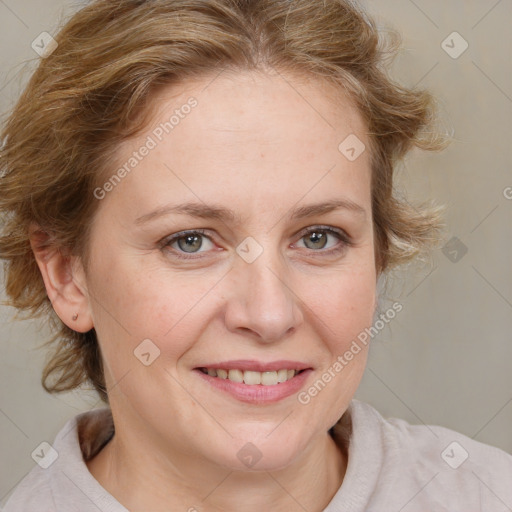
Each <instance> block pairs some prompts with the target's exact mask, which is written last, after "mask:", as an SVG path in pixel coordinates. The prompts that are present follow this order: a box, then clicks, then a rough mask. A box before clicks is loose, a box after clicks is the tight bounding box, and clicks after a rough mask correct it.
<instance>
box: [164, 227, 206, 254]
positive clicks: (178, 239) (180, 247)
mask: <svg viewBox="0 0 512 512" xmlns="http://www.w3.org/2000/svg"><path fill="white" fill-rule="evenodd" d="M205 240H206V241H207V243H206V244H205V243H204V242H205ZM208 243H209V244H210V247H209V248H210V249H211V248H212V247H213V242H212V241H211V240H210V238H209V237H207V236H206V235H205V231H204V230H201V229H198V230H195V231H182V232H180V233H176V234H175V235H172V236H171V237H169V238H167V239H165V241H164V244H163V245H164V247H170V248H171V249H172V250H173V251H176V252H177V253H178V254H179V253H180V252H181V253H185V254H197V253H201V252H205V251H200V249H203V248H204V246H205V245H206V246H208ZM173 246H177V247H173ZM207 249H208V247H207ZM178 257H179V258H190V256H185V255H178ZM192 257H193V256H192Z"/></svg>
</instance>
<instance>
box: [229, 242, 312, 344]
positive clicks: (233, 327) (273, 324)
mask: <svg viewBox="0 0 512 512" xmlns="http://www.w3.org/2000/svg"><path fill="white" fill-rule="evenodd" d="M265 254H266V252H264V253H263V254H262V255H261V256H260V257H259V258H257V259H256V261H254V262H252V263H247V262H245V261H243V260H241V259H240V260H239V261H238V262H237V266H236V268H234V269H233V270H232V272H231V276H230V286H231V292H232V293H230V294H229V297H230V298H229V300H228V303H227V308H226V312H225V322H226V326H227V328H228V330H229V331H231V332H234V333H238V334H240V333H247V332H250V333H252V335H253V337H255V339H257V341H258V342H260V343H271V342H275V341H279V340H281V339H283V338H285V337H287V336H289V335H290V334H291V333H292V332H294V331H295V330H296V329H297V327H298V326H299V325H300V324H301V323H302V321H303V315H302V311H301V308H300V299H299V297H298V296H297V294H296V292H295V291H294V290H293V288H292V286H290V284H289V283H287V282H286V281H289V279H286V277H287V274H288V273H287V272H286V269H285V268H284V266H283V265H279V264H278V263H276V261H275V260H276V259H277V258H276V259H274V261H273V262H271V261H270V258H267V257H265V256H264V255H265Z"/></svg>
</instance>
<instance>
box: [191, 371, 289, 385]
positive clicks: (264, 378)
mask: <svg viewBox="0 0 512 512" xmlns="http://www.w3.org/2000/svg"><path fill="white" fill-rule="evenodd" d="M201 371H202V372H203V373H206V374H208V375H209V376H210V377H218V378H219V379H229V380H232V381H233V382H243V383H244V384H248V385H250V386H254V385H257V384H261V385H263V386H276V385H277V384H280V383H282V382H286V381H287V380H290V379H293V377H295V375H297V373H299V370H287V369H283V370H279V371H276V372H255V371H250V370H246V371H242V370H222V369H215V368H201Z"/></svg>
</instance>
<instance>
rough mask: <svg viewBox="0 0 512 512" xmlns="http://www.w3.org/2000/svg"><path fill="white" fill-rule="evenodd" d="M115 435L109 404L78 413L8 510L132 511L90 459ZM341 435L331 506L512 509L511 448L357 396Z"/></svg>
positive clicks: (355, 510) (339, 511)
mask: <svg viewBox="0 0 512 512" xmlns="http://www.w3.org/2000/svg"><path fill="white" fill-rule="evenodd" d="M112 435H113V423H112V416H111V414H110V411H109V409H96V410H94V411H90V412H87V413H84V414H81V415H79V416H76V417H75V418H73V419H72V420H70V421H69V422H68V423H66V425H65V426H64V428H63V429H62V430H61V431H60V432H59V434H58V435H57V437H56V439H55V442H54V443H53V445H52V446H50V445H48V446H46V447H45V448H42V451H41V454H40V462H39V463H38V464H39V465H36V466H35V467H34V468H33V469H32V470H31V472H30V473H29V474H28V475H27V476H26V477H25V478H24V480H22V482H21V483H20V484H19V485H18V487H17V488H16V489H15V491H14V492H13V494H12V496H11V498H10V499H9V501H8V503H7V505H6V508H5V509H4V512H75V511H77V512H78V511H79V512H127V509H126V508H125V507H124V506H123V505H121V504H120V503H119V502H118V501H117V500H116V499H115V498H114V497H113V496H112V495H110V494H109V493H108V492H107V491H106V490H105V489H104V488H103V487H102V486H101V485H100V484H99V483H98V482H97V481H96V480H95V479H94V477H93V476H92V475H91V473H89V471H88V469H87V466H86V464H85V462H84V458H85V459H86V460H87V459H88V458H91V457H92V456H94V454H95V453H97V452H98V451H99V450H101V448H102V447H103V446H104V445H105V444H106V443H107V442H108V441H109V440H110V438H111V437H112ZM333 437H334V439H335V440H336V442H337V443H338V445H340V446H342V445H345V448H346V446H347V445H348V466H347V471H346V474H345V478H344V480H343V483H342V485H341V487H340V488H339V489H338V491H337V493H336V494H335V496H334V497H333V498H332V500H331V502H330V503H329V505H328V506H327V508H325V509H324V512H476V511H485V512H511V511H512V455H509V454H508V453H506V452H504V451H503V450H500V449H498V448H494V447H492V446H489V445H485V444H483V443H480V442H478V441H474V440H472V439H471V438H469V437H467V436H464V435H462V434H459V433H457V432H455V431H453V430H449V429H447V428H444V427H439V426H429V425H411V424H409V423H407V422H406V421H404V420H401V419H395V418H391V419H385V418H383V417H382V416H381V415H380V414H379V412H377V411H376V410H375V409H374V408H373V407H372V406H370V405H369V404H366V403H364V402H361V401H359V400H356V399H354V400H352V402H351V403H350V406H349V408H348V409H347V412H346V413H345V414H344V415H343V417H342V418H341V419H340V421H339V422H338V423H337V424H336V426H335V427H334V431H333ZM196 508H197V510H198V511H199V510H205V506H204V504H201V505H200V504H198V506H197V507H196Z"/></svg>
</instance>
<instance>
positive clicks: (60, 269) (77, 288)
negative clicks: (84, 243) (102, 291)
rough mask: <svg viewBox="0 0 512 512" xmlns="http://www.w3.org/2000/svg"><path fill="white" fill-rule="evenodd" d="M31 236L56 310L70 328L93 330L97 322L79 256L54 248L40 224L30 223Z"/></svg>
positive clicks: (45, 283) (85, 330)
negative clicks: (95, 321)
mask: <svg viewBox="0 0 512 512" xmlns="http://www.w3.org/2000/svg"><path fill="white" fill-rule="evenodd" d="M29 238H30V245H31V247H32V252H33V253H34V256H35V259H36V262H37V265H38V267H39V270H40V272H41V275H42V277H43V281H44V285H45V287H46V293H47V294H48V298H49V299H50V301H51V303H52V306H53V309H54V310H55V312H56V313H57V315H58V316H59V318H60V319H61V320H62V321H63V322H64V323H65V324H66V325H67V326H68V327H69V328H70V329H73V330H74V331H77V332H87V331H90V330H91V329H92V328H93V327H94V323H93V321H92V315H91V311H90V307H89V298H88V294H87V288H86V286H85V272H84V269H83V266H82V263H81V261H80V259H79V258H78V257H76V256H71V255H69V254H66V251H63V250H61V249H59V248H56V247H52V245H51V243H50V236H49V235H48V234H47V233H45V232H44V231H43V230H41V228H39V226H36V225H34V224H32V225H31V226H30V229H29Z"/></svg>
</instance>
